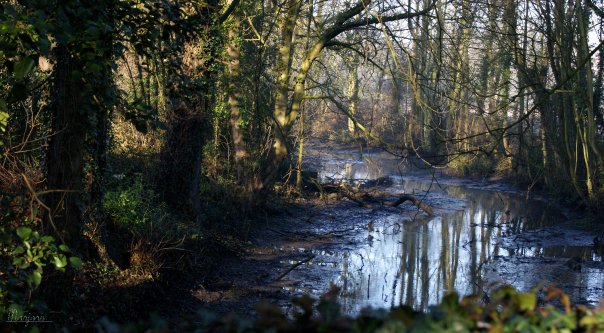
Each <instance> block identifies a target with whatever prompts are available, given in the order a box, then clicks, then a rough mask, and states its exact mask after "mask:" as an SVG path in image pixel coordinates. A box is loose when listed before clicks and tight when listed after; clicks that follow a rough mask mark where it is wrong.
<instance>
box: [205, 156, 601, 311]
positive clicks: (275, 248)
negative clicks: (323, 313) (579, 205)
mask: <svg viewBox="0 0 604 333" xmlns="http://www.w3.org/2000/svg"><path fill="white" fill-rule="evenodd" d="M306 165H307V167H308V168H313V169H314V170H316V171H317V174H318V178H319V180H320V181H321V182H324V183H341V182H344V183H346V184H348V185H349V186H350V187H351V188H356V189H357V190H359V191H367V192H371V191H379V192H381V193H389V194H392V195H393V196H396V195H399V194H403V193H405V194H412V195H414V196H415V197H417V198H420V199H421V200H422V202H425V203H426V204H428V205H429V206H431V207H432V208H433V209H434V214H433V216H428V215H427V214H426V213H425V212H423V211H421V210H419V209H418V208H417V207H416V206H415V205H413V204H411V203H405V204H403V205H401V206H398V207H388V206H377V207H376V206H373V207H371V208H364V207H360V206H359V205H358V204H356V203H354V202H351V201H349V200H347V199H346V198H341V197H337V196H336V195H331V196H326V197H324V198H318V197H312V196H311V197H309V198H306V199H305V200H301V201H300V202H298V203H295V204H289V205H287V207H281V210H282V211H283V212H284V213H283V214H281V215H279V216H273V217H270V218H269V220H268V221H267V222H266V225H264V226H262V227H260V228H259V229H258V232H257V234H256V236H255V238H254V240H253V244H254V245H253V246H252V247H251V248H250V254H249V255H247V256H246V257H245V258H241V259H239V260H234V261H232V262H230V263H225V264H224V265H223V266H224V268H223V270H222V272H221V274H220V278H219V279H218V280H216V281H213V282H211V283H207V284H206V285H202V286H200V287H199V288H196V289H197V290H193V293H194V294H195V295H197V296H198V297H199V299H201V300H202V301H203V302H205V303H206V304H207V305H208V306H209V307H210V308H213V309H214V310H218V311H219V312H228V311H231V310H235V311H237V312H243V313H248V314H251V313H253V312H254V309H253V308H254V305H255V304H256V303H257V302H259V301H261V300H267V301H269V302H273V303H276V304H279V305H280V306H282V307H283V308H286V309H287V308H288V306H289V305H288V304H289V298H290V297H291V296H293V295H297V294H301V293H309V294H311V295H313V296H316V297H318V296H319V295H320V294H322V293H323V292H325V291H326V290H328V289H329V287H330V285H331V284H336V285H337V286H339V287H340V288H341V301H342V304H343V306H344V310H345V311H347V312H349V313H351V314H354V313H356V312H358V311H359V310H360V309H361V308H363V307H366V306H372V307H386V308H388V307H392V306H396V305H400V304H407V305H411V306H413V307H415V308H418V309H425V308H426V307H428V306H430V305H432V304H435V303H436V302H438V300H439V299H441V298H442V297H443V295H444V294H446V293H447V292H450V291H457V292H459V293H460V294H471V293H478V294H480V293H482V292H484V291H485V290H487V289H488V288H489V287H490V286H491V285H493V284H496V283H509V284H511V285H513V286H514V287H516V288H518V289H521V290H528V289H530V288H533V287H535V286H545V285H551V284H556V285H558V286H559V287H561V288H562V289H563V290H564V291H566V292H568V293H569V295H570V296H571V298H572V300H573V301H574V302H578V303H581V304H587V305H596V304H597V303H598V301H599V300H600V299H601V298H602V297H604V291H603V290H602V287H601V286H602V285H603V284H604V266H603V265H602V257H601V254H600V253H599V251H598V249H595V248H594V247H593V238H594V236H595V233H596V232H595V231H594V226H593V225H592V224H590V223H588V222H585V220H578V219H577V216H580V214H578V213H577V212H573V211H572V210H569V209H562V208H560V207H557V206H555V205H552V204H551V203H550V201H548V200H547V198H545V197H536V198H534V197H533V196H529V199H528V200H527V195H526V193H524V192H522V190H521V189H515V188H513V187H512V186H510V184H507V183H505V182H501V181H492V180H468V179H459V178H454V177H448V176H446V175H445V174H444V173H442V172H441V171H438V170H426V169H422V168H418V167H417V166H414V165H413V162H412V161H409V160H401V159H397V158H393V157H392V156H390V155H387V154H386V155H385V154H383V153H380V152H362V153H359V152H356V151H346V150H342V151H336V152H334V151H330V152H325V151H318V152H317V153H316V154H313V153H312V152H311V153H310V154H308V157H307V161H306ZM375 180H380V181H379V182H376V181H375ZM384 180H386V181H384ZM579 221H582V222H581V223H579Z"/></svg>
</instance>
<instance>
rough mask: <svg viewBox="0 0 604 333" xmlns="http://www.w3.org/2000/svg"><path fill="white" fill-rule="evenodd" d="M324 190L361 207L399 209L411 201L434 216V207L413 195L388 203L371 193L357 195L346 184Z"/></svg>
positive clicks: (403, 195) (325, 187)
mask: <svg viewBox="0 0 604 333" xmlns="http://www.w3.org/2000/svg"><path fill="white" fill-rule="evenodd" d="M322 189H323V190H324V191H325V192H328V193H339V194H340V195H342V196H343V197H345V198H347V199H348V200H350V201H352V202H355V203H357V204H358V205H359V206H360V207H371V206H372V205H375V204H381V205H384V206H391V207H398V206H399V205H400V204H402V203H403V202H405V201H410V202H411V203H413V204H414V205H415V206H417V208H419V209H421V210H423V211H424V212H425V213H426V214H428V215H429V216H432V215H434V212H433V210H432V207H430V206H428V205H427V204H426V203H425V202H423V201H422V200H420V199H418V198H416V197H415V196H413V195H411V194H402V195H400V196H399V197H398V199H397V200H395V201H392V202H390V201H386V200H379V199H378V198H376V197H375V196H373V195H371V194H369V193H355V192H353V191H351V190H350V189H349V188H348V187H347V186H346V185H344V184H338V185H324V186H323V188H322ZM385 196H388V195H387V194H386V195H385Z"/></svg>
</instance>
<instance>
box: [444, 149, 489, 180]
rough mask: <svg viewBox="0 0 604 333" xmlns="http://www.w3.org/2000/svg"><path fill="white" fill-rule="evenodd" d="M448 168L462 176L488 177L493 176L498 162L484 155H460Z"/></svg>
mask: <svg viewBox="0 0 604 333" xmlns="http://www.w3.org/2000/svg"><path fill="white" fill-rule="evenodd" d="M448 166H449V167H450V168H451V169H452V170H453V171H455V172H456V173H458V174H460V175H462V176H480V177H486V176H489V175H492V174H493V172H494V171H495V169H496V166H497V161H496V160H495V159H494V158H493V157H490V156H486V155H483V154H479V155H458V156H454V157H453V158H452V159H451V161H450V162H449V164H448Z"/></svg>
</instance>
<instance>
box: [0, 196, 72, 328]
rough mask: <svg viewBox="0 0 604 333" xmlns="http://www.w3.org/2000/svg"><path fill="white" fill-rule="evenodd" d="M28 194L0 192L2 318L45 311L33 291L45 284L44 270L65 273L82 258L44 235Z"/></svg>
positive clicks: (0, 315)
mask: <svg viewBox="0 0 604 333" xmlns="http://www.w3.org/2000/svg"><path fill="white" fill-rule="evenodd" d="M25 198H26V196H25V195H22V196H17V195H9V194H2V193H0V203H1V206H2V207H7V209H5V210H4V211H3V212H2V215H0V265H1V266H2V269H1V270H2V271H3V272H4V274H0V318H6V315H7V314H8V313H10V314H11V315H13V316H20V315H22V314H23V313H24V311H26V310H28V309H32V308H33V309H35V310H36V311H37V312H38V313H42V312H43V311H44V308H45V306H44V303H43V302H42V301H40V300H38V299H36V298H35V297H34V298H32V293H33V292H34V291H35V290H36V289H38V287H39V286H40V284H41V283H42V279H43V277H44V273H45V269H46V268H47V267H52V268H53V269H54V270H55V271H58V272H64V271H65V269H66V268H67V267H72V268H75V269H80V268H81V267H82V260H81V259H80V258H78V257H76V256H70V253H71V251H70V249H69V247H68V246H67V245H65V244H58V243H57V242H56V240H55V239H54V237H52V236H49V235H44V234H43V233H42V232H41V231H39V230H37V229H39V226H40V223H39V219H38V217H37V215H38V214H37V208H35V207H34V206H31V205H30V206H29V207H27V206H26V205H25ZM28 209H29V210H28Z"/></svg>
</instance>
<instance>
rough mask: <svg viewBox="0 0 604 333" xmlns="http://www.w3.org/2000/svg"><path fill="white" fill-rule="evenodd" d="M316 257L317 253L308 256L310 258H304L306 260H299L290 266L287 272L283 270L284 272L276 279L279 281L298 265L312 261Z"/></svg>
mask: <svg viewBox="0 0 604 333" xmlns="http://www.w3.org/2000/svg"><path fill="white" fill-rule="evenodd" d="M314 257H316V255H312V256H310V257H308V258H306V259H304V260H302V261H300V262H297V263H295V264H293V265H292V266H291V267H290V268H288V269H287V270H286V271H285V272H283V274H281V275H279V277H278V278H276V279H275V281H279V280H281V279H283V278H284V277H285V276H286V275H287V274H289V273H290V272H291V271H293V270H294V269H296V268H297V267H298V266H300V265H302V264H305V263H307V262H309V261H311V260H312V259H314Z"/></svg>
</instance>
